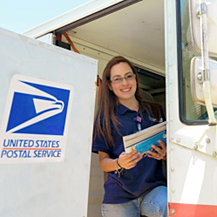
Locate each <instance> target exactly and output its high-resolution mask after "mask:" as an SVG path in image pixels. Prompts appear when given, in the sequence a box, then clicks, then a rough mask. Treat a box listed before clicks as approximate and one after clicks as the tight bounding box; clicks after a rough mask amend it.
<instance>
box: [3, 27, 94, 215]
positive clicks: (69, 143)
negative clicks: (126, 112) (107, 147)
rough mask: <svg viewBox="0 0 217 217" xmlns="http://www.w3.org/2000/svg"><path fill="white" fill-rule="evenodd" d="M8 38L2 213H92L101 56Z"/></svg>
mask: <svg viewBox="0 0 217 217" xmlns="http://www.w3.org/2000/svg"><path fill="white" fill-rule="evenodd" d="M0 41H1V50H0V66H1V79H0V87H1V92H0V124H1V125H0V126H1V128H0V174H1V175H0V177H1V179H0V192H1V194H0V216H4V217H29V216H31V217H38V216H53V217H59V216H64V217H67V216H68V217H69V216H70V217H71V216H87V204H88V188H89V173H90V160H91V143H92V127H93V126H92V125H93V117H94V106H95V90H96V84H95V82H96V78H97V77H96V75H97V60H94V59H92V58H89V57H85V56H83V55H81V54H77V53H74V52H71V51H67V50H64V49H61V48H58V47H57V46H54V45H49V44H45V43H43V42H39V41H36V40H35V39H30V38H27V37H25V36H22V35H19V34H15V33H12V32H9V31H6V30H3V29H0Z"/></svg>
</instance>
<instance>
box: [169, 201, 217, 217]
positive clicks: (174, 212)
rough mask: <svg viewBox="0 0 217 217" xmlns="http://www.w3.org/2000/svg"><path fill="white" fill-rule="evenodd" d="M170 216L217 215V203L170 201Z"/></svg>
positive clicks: (208, 216)
mask: <svg viewBox="0 0 217 217" xmlns="http://www.w3.org/2000/svg"><path fill="white" fill-rule="evenodd" d="M169 216H170V217H217V205H216V206H212V205H199V204H183V203H169Z"/></svg>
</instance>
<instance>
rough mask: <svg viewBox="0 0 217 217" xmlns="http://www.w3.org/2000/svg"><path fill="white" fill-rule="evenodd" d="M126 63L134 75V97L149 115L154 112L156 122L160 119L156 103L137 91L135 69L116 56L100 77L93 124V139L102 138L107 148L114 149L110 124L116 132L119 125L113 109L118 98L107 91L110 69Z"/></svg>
mask: <svg viewBox="0 0 217 217" xmlns="http://www.w3.org/2000/svg"><path fill="white" fill-rule="evenodd" d="M121 62H124V63H127V64H128V65H129V66H130V67H131V69H132V71H133V73H134V74H135V75H136V85H137V87H136V92H135V97H136V99H137V100H138V101H139V103H140V104H141V103H142V104H143V106H144V108H145V109H146V111H147V112H148V114H149V115H153V113H152V109H153V110H154V114H155V118H156V121H159V120H160V118H161V111H160V107H161V106H160V105H159V104H158V103H154V102H149V101H146V100H144V99H143V98H142V96H141V95H140V91H139V85H138V83H139V82H138V75H137V71H136V69H135V68H134V67H133V65H132V63H131V62H130V61H129V60H127V59H126V58H124V57H122V56H117V57H114V58H112V59H111V60H110V61H109V62H108V63H107V65H106V67H105V69H104V71H103V76H102V87H101V98H100V102H99V107H98V111H97V114H96V118H95V123H94V139H95V138H96V136H99V137H103V139H104V140H105V142H106V145H107V146H110V147H114V144H113V143H114V142H113V137H112V132H111V131H112V130H111V123H112V124H113V125H114V127H115V129H116V130H117V132H119V130H118V125H119V124H120V123H119V122H118V120H117V117H116V116H115V114H114V108H115V107H116V106H117V105H118V103H119V102H118V98H117V97H116V95H115V94H114V93H113V91H111V90H110V89H109V85H110V71H111V68H112V67H113V66H114V65H116V64H118V63H121Z"/></svg>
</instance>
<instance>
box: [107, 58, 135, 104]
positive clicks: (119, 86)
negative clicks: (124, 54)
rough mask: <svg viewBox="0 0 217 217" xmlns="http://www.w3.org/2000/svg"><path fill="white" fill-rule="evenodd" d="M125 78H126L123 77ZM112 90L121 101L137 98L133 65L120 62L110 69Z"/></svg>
mask: <svg viewBox="0 0 217 217" xmlns="http://www.w3.org/2000/svg"><path fill="white" fill-rule="evenodd" d="M123 78H125V79H123ZM110 80H111V83H110V87H109V88H110V90H112V91H113V92H114V94H115V95H116V96H117V97H118V100H119V102H120V103H121V102H123V101H126V100H132V99H135V92H136V79H135V74H134V73H133V70H132V69H131V67H130V66H129V65H128V64H127V63H125V62H120V63H118V64H116V65H114V66H113V67H112V68H111V71H110Z"/></svg>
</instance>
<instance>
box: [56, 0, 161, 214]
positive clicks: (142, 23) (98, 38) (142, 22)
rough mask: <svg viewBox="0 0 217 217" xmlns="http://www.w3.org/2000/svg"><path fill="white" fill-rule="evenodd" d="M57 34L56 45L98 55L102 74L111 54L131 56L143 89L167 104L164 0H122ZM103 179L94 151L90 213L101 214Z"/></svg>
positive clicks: (96, 57)
mask: <svg viewBox="0 0 217 217" xmlns="http://www.w3.org/2000/svg"><path fill="white" fill-rule="evenodd" d="M54 34H55V35H56V45H57V46H60V47H63V48H66V49H71V50H74V51H76V50H75V48H76V49H77V51H78V52H79V53H81V54H83V55H86V56H89V57H92V58H95V59H97V60H98V61H99V63H98V75H99V77H100V78H101V77H102V72H103V69H104V67H105V65H106V64H107V62H108V61H109V60H110V59H111V58H113V57H114V56H118V55H121V56H124V57H126V58H128V59H129V60H130V61H131V62H132V63H133V64H134V66H135V67H136V69H137V71H138V75H139V82H140V87H141V89H142V90H144V91H145V92H146V93H148V94H150V95H151V96H152V97H153V99H154V101H156V102H159V103H161V104H162V105H163V106H164V107H165V54H164V2H163V1H153V0H145V1H139V0H137V1H122V2H121V3H118V4H116V5H113V6H111V7H109V8H106V9H104V10H103V11H99V12H96V13H95V14H92V15H91V16H88V17H85V18H83V19H81V20H78V21H76V22H74V23H71V24H69V25H67V26H64V27H61V28H59V29H56V30H55V32H54ZM64 35H65V36H64ZM67 36H68V37H67ZM73 47H74V49H73ZM77 51H76V52H77ZM146 95H147V94H146ZM96 107H97V103H96ZM104 179H105V174H104V173H103V172H102V170H101V168H100V166H99V163H98V156H97V155H96V154H92V163H91V178H90V191H89V204H88V216H100V207H101V202H102V197H103V183H104Z"/></svg>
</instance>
